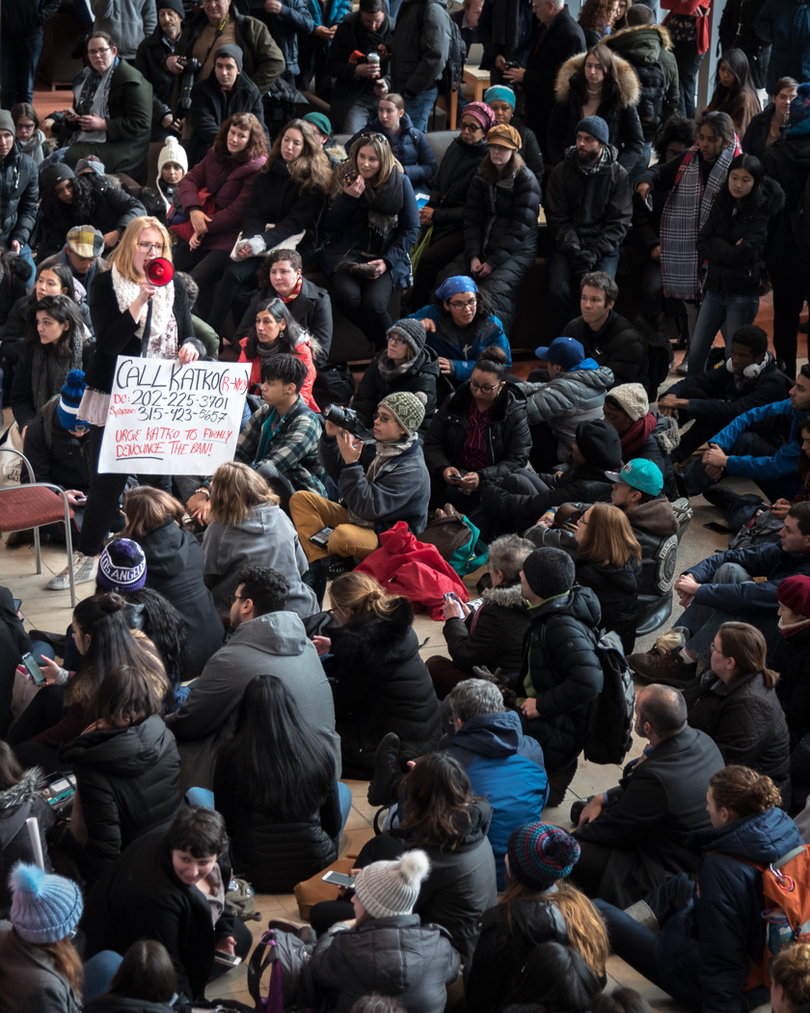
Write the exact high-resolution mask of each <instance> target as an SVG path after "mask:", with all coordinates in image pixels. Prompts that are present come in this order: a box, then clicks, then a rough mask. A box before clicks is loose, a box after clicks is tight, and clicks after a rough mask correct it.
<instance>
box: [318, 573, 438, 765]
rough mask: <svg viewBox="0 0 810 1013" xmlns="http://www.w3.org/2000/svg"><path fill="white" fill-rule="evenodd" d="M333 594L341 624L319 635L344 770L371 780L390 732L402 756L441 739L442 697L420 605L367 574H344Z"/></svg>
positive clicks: (421, 750)
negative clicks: (420, 623)
mask: <svg viewBox="0 0 810 1013" xmlns="http://www.w3.org/2000/svg"><path fill="white" fill-rule="evenodd" d="M329 596H330V599H331V602H332V615H333V616H334V618H335V619H336V620H337V622H338V624H339V625H338V627H336V628H335V629H330V630H329V636H328V637H323V636H320V637H313V638H312V640H313V643H314V644H315V646H316V648H317V649H318V654H320V655H321V656H323V655H325V654H331V655H332V658H331V659H329V660H328V664H329V674H330V675H331V676H332V678H331V679H330V682H331V686H332V692H333V693H334V697H335V728H336V729H337V732H338V734H339V735H340V742H341V752H342V754H343V776H344V777H357V778H360V779H364V780H368V779H370V778H371V776H372V774H373V773H374V754H375V752H376V750H377V746H378V745H379V744H380V740H381V739H382V738H383V736H384V735H387V734H388V733H389V732H393V733H394V734H395V735H397V736H398V737H399V743H400V755H402V753H405V754H408V755H410V758H411V759H413V758H414V757H416V756H421V755H422V754H423V753H427V752H429V751H430V750H431V749H435V748H436V745H437V744H438V741H439V736H440V734H441V729H440V727H439V701H438V698H437V696H436V692H435V690H434V689H433V683H432V681H431V678H430V674H429V672H428V670H427V668H426V667H425V663H424V662H423V661H422V658H421V657H420V655H419V639H418V637H417V636H416V633H415V632H414V628H413V608H412V606H411V603H410V602H409V601H408V599H407V598H402V597H395V596H393V595H389V594H386V592H385V591H384V590H383V589H382V588H381V587H380V585H379V583H378V582H377V581H376V580H375V579H374V577H371V576H369V575H368V574H367V573H358V572H357V571H353V572H352V573H344V574H343V575H342V576H341V577H338V578H337V580H335V581H334V582H333V583H332V585H331V587H330V589H329Z"/></svg>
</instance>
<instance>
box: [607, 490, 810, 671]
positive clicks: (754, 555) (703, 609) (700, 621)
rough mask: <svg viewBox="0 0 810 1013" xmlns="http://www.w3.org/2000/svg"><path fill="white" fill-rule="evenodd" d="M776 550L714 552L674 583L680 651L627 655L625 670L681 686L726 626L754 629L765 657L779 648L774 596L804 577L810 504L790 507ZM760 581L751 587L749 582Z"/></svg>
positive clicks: (809, 560) (809, 551)
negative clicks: (739, 623)
mask: <svg viewBox="0 0 810 1013" xmlns="http://www.w3.org/2000/svg"><path fill="white" fill-rule="evenodd" d="M779 539H780V544H778V545H777V544H774V543H773V542H766V543H765V544H763V545H756V546H754V547H753V548H750V549H728V550H727V551H726V552H716V553H715V554H714V555H713V556H709V558H708V559H704V560H703V561H702V562H701V563H698V564H697V566H692V567H690V568H689V569H688V570H686V571H685V572H684V573H682V574H681V575H680V577H679V578H678V579H677V581H676V582H675V590H676V591H677V592H678V595H679V597H680V602H681V606H682V607H683V608H684V609H685V611H684V612H683V613H682V615H681V617H680V619H679V623H680V626H679V627H677V629H678V632H680V633H681V634H682V635H683V636H685V638H686V646H685V647H684V648H683V649H681V650H678V649H677V648H676V649H675V650H671V651H669V652H668V653H665V654H662V653H660V652H659V651H658V649H657V648H653V649H652V650H651V651H648V652H647V653H646V654H631V655H630V657H629V658H628V659H627V660H628V663H629V664H630V668H631V669H632V670H633V671H634V672H635V673H636V675H639V676H641V677H642V678H643V679H649V680H650V681H652V682H664V683H669V684H671V685H675V686H682V685H683V684H684V683H685V682H688V681H690V680H691V679H693V678H694V677H695V675H696V674H697V663H698V661H702V662H703V663H704V664H705V665H708V664H709V663H710V660H711V654H712V651H713V644H714V638H715V636H716V634H717V631H718V630H719V629H720V627H721V626H722V625H723V623H726V622H734V621H736V620H747V621H749V622H752V623H756V625H757V628H758V629H759V630H761V631H762V633H763V634H764V636H765V640H766V641H767V644H768V654H769V656H773V654H774V652H775V651H776V650H777V648H778V647H779V646H780V644H781V642H782V638H781V634H780V633H779V626H778V615H777V612H778V602H777V597H776V595H777V590H778V588H779V584H780V583H781V581H783V580H784V579H785V578H786V577H792V576H796V575H801V574H810V502H804V503H794V505H793V506H792V507H791V508H790V510H789V511H788V513H787V516H786V517H785V523H784V526H783V528H782V530H781V531H780V532H779ZM757 577H760V578H762V577H764V578H765V579H764V580H759V581H757V580H756V579H755V578H757Z"/></svg>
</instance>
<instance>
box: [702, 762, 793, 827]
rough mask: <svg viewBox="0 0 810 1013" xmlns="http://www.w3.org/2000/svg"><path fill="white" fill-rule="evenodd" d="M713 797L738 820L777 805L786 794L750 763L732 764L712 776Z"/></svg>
mask: <svg viewBox="0 0 810 1013" xmlns="http://www.w3.org/2000/svg"><path fill="white" fill-rule="evenodd" d="M709 788H710V789H711V793H712V799H713V801H714V804H715V806H716V807H717V808H718V809H728V810H729V812H730V813H733V815H734V818H735V819H738V820H742V819H746V818H747V817H748V816H758V815H759V813H764V812H767V811H768V810H769V809H775V808H776V807H777V806H779V805H781V804H782V796H781V794H780V792H779V789H778V788H777V787H776V785H775V784H774V783H773V781H772V780H771V779H770V778H769V777H767V776H766V775H765V774H758V773H757V772H756V771H755V770H751V769H750V767H741V766H740V765H739V764H734V763H733V764H731V765H730V766H728V767H724V768H723V770H718V771H717V773H716V774H712V776H711V777H710V778H709Z"/></svg>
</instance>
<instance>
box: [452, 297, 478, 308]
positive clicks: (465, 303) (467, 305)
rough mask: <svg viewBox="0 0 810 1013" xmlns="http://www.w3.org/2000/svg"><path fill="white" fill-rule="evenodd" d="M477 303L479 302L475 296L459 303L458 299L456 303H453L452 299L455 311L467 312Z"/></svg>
mask: <svg viewBox="0 0 810 1013" xmlns="http://www.w3.org/2000/svg"><path fill="white" fill-rule="evenodd" d="M477 302H478V299H477V297H476V296H473V297H472V298H471V299H464V300H463V301H459V300H458V299H456V301H455V302H453V300H452V299H451V300H450V305H451V306H452V307H453V309H457V310H467V309H470V307H472V306H475V304H476V303H477Z"/></svg>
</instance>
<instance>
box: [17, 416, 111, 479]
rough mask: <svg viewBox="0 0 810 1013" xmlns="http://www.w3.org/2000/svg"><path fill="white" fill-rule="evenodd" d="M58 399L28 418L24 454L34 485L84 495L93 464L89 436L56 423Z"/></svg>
mask: <svg viewBox="0 0 810 1013" xmlns="http://www.w3.org/2000/svg"><path fill="white" fill-rule="evenodd" d="M58 406H59V397H58V396H57V397H54V398H51V400H50V401H48V402H47V404H45V405H44V406H43V408H42V410H41V411H39V412H37V414H36V415H35V416H34V417H33V419H31V421H30V422H29V423H28V428H27V429H26V431H25V443H24V445H23V453H24V454H25V456H26V457H27V458H28V461H29V463H30V464H31V467H32V468H33V469H34V476H35V477H36V480H37V482H51V483H53V485H61V487H62V488H63V489H81V491H82V492H84V493H87V492H88V490H89V489H90V478H91V476H92V474H93V473H94V471H95V463H94V462H91V460H90V434H89V433H85V434H84V435H83V436H74V435H73V433H70V432H68V431H67V429H65V427H64V426H63V425H62V423H61V422H60V421H59V415H58V413H57V410H56V409H57V408H58Z"/></svg>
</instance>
